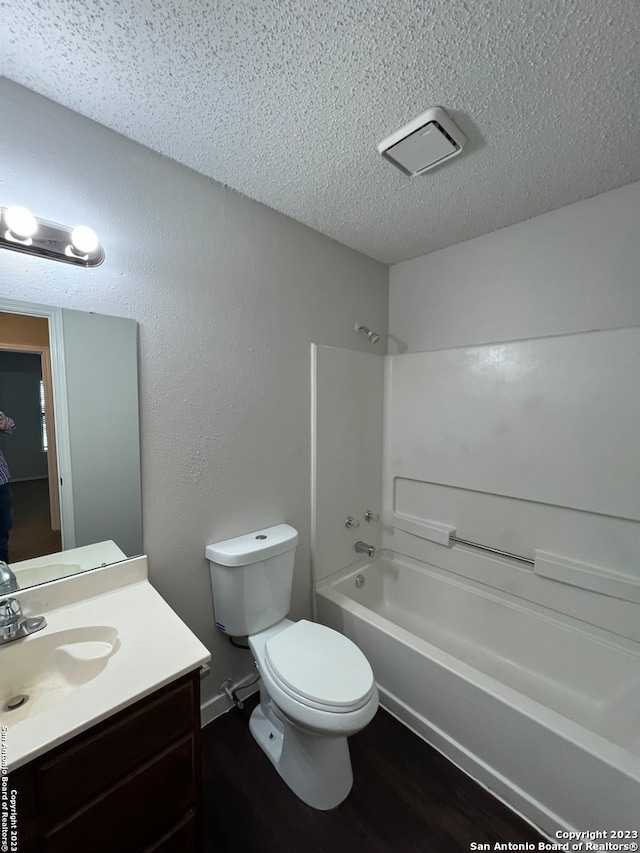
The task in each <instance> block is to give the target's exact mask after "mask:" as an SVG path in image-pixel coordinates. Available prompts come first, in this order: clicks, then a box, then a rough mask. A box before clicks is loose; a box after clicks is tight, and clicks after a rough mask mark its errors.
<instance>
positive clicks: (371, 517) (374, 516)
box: [364, 509, 380, 521]
mask: <svg viewBox="0 0 640 853" xmlns="http://www.w3.org/2000/svg"><path fill="white" fill-rule="evenodd" d="M364 520H365V521H379V520H380V516H379V515H378V513H377V512H371V510H370V509H368V510H367V511H366V512H365V514H364Z"/></svg>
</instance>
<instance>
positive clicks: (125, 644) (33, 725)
mask: <svg viewBox="0 0 640 853" xmlns="http://www.w3.org/2000/svg"><path fill="white" fill-rule="evenodd" d="M13 597H14V598H17V599H18V600H19V601H20V603H21V605H22V610H23V613H24V614H25V615H27V616H45V618H46V620H47V625H46V627H45V628H43V629H42V630H41V631H39V632H37V633H35V634H32V635H30V636H29V637H25V638H24V639H20V640H14V641H13V642H11V643H7V644H5V645H2V646H0V709H1V708H2V707H3V706H4V704H5V702H6V701H7V699H9V698H11V697H12V696H13V695H15V691H16V690H18V689H19V688H20V687H24V684H23V683H22V682H21V676H20V675H16V671H17V672H18V673H19V672H20V655H22V656H23V657H25V659H26V656H27V655H28V654H29V653H30V652H31V651H32V649H29V648H26V647H27V644H30V643H37V642H38V640H41V641H42V638H44V637H47V635H51V636H49V637H48V639H47V640H46V643H49V644H50V643H51V642H52V641H55V637H54V636H53V635H55V634H56V633H57V632H66V633H65V634H64V635H63V634H62V633H59V634H58V636H60V637H63V636H65V637H66V636H68V635H69V632H72V635H73V632H74V631H75V632H76V634H78V635H80V634H81V633H82V631H87V630H90V631H94V632H95V631H96V629H102V634H104V636H105V637H107V636H108V637H110V638H112V639H114V638H115V642H114V643H113V649H112V651H111V652H110V653H109V654H108V655H106V657H105V658H104V660H103V661H102V663H101V664H100V666H98V669H101V671H99V673H98V674H96V675H94V676H93V677H92V678H91V680H88V681H86V682H85V683H83V684H80V685H79V686H75V685H71V686H69V684H68V683H67V684H62V685H61V689H60V691H59V692H58V693H56V688H55V686H54V688H52V689H51V690H49V693H48V694H47V697H46V698H45V699H43V698H41V697H39V693H38V683H37V680H36V681H35V682H34V684H35V687H34V690H33V699H32V700H30V701H29V702H27V703H26V704H25V705H23V706H22V707H21V708H18V709H16V710H14V711H10V712H4V711H2V710H0V725H2V726H3V727H5V726H6V727H7V728H6V729H3V738H4V743H5V745H6V757H7V759H8V769H9V770H14V769H16V768H17V767H19V766H21V765H22V764H25V763H26V762H28V761H30V760H31V759H33V758H36V757H37V756H39V755H42V754H43V753H45V752H47V751H48V750H50V749H52V748H53V747H55V746H58V745H59V744H61V743H64V742H65V741H67V740H69V739H70V738H72V737H74V736H75V735H77V734H79V733H80V732H83V731H85V730H87V729H89V728H90V727H91V726H93V725H95V724H96V723H98V722H100V721H102V720H104V719H106V718H107V717H110V716H111V715H112V714H114V713H116V712H117V711H120V710H121V709H123V708H125V707H127V706H128V705H131V704H133V703H134V702H136V701H138V700H139V699H141V698H143V697H144V696H147V695H149V694H151V693H153V692H154V691H155V690H157V689H159V688H160V687H163V686H164V685H166V684H168V683H170V682H171V681H174V680H175V679H176V678H178V677H180V676H181V675H184V674H186V673H187V672H191V671H192V670H194V669H197V668H199V667H200V666H201V665H202V664H203V663H205V662H206V661H208V660H209V658H210V654H209V651H208V649H207V648H206V647H205V646H204V645H203V644H202V643H201V642H200V641H199V640H198V639H197V637H196V636H195V635H194V634H193V633H192V632H191V631H190V629H189V628H188V627H187V626H186V625H185V624H184V622H183V621H182V620H181V619H180V618H179V617H178V616H177V615H176V614H175V613H174V611H173V610H172V609H171V608H170V607H169V605H168V604H167V603H166V602H165V601H164V599H163V598H162V597H161V596H160V595H159V594H158V593H157V592H156V590H155V589H154V588H153V587H152V586H151V584H150V583H149V582H148V580H147V560H146V557H136V558H134V559H132V560H127V561H125V562H122V563H118V564H116V565H113V566H107V567H105V568H101V569H95V570H94V571H92V572H87V573H85V574H80V575H75V576H73V577H70V578H64V579H62V580H58V581H52V582H51V583H47V584H43V585H42V586H38V587H34V588H33V589H29V590H24V591H23V592H20V591H19V592H18V593H16V594H15V595H14V596H13ZM46 643H45V644H43V643H42V642H41V644H40V646H39V647H38V649H40V648H43V646H44V645H46ZM54 645H55V642H54ZM20 646H23V649H20ZM32 648H33V649H35V648H36V647H35V646H33V647H32ZM106 648H109V646H108V645H107V646H106ZM3 655H11V656H12V657H11V660H10V658H9V657H6V658H5V664H7V665H5V666H3ZM31 658H33V654H31ZM101 667H103V668H101ZM42 677H43V678H44V679H45V680H46V678H47V675H46V673H45V674H43V676H42ZM23 680H24V679H23ZM20 692H24V693H28V692H29V691H28V689H24V690H22V691H20Z"/></svg>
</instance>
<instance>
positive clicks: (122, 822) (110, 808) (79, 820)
mask: <svg viewBox="0 0 640 853" xmlns="http://www.w3.org/2000/svg"><path fill="white" fill-rule="evenodd" d="M199 733H200V678H199V672H198V671H195V672H193V673H190V674H189V675H187V676H183V677H182V678H180V679H178V680H177V681H175V682H174V683H173V684H170V685H168V686H167V687H165V688H162V689H161V690H159V691H158V692H157V693H155V694H153V695H151V696H149V697H146V698H145V699H142V700H141V701H140V702H137V703H136V704H134V705H132V706H131V707H130V708H127V709H125V710H124V711H121V712H120V713H118V714H116V715H114V716H113V717H111V718H110V719H108V720H106V721H104V722H103V723H100V724H99V725H97V726H95V727H94V728H93V729H90V730H89V731H88V732H84V733H83V734H81V735H78V736H77V737H76V738H74V739H73V740H71V741H69V742H68V743H66V744H63V745H62V746H60V747H58V748H57V749H55V750H52V751H51V752H50V753H48V754H47V755H45V756H42V758H39V759H35V760H34V761H32V762H31V763H30V764H28V765H26V766H25V767H23V768H20V769H19V770H17V771H15V772H14V773H13V774H11V779H12V785H14V787H17V789H18V798H19V799H18V802H19V831H20V846H19V848H18V849H19V851H20V853H22V851H24V853H31V851H34V853H63V851H64V853H87V851H91V853H102V851H104V853H114V851H118V853H173V851H174V850H176V851H177V850H179V851H180V853H192V851H196V850H197V841H198V838H199V821H198V811H197V809H198V802H199V799H200V790H199V789H200V754H199Z"/></svg>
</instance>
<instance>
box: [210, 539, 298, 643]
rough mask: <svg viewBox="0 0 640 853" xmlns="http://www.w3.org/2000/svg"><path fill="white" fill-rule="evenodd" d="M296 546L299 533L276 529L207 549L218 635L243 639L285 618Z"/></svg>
mask: <svg viewBox="0 0 640 853" xmlns="http://www.w3.org/2000/svg"><path fill="white" fill-rule="evenodd" d="M297 544H298V532H297V531H296V530H295V529H294V528H293V527H291V526H290V525H289V524H277V525H276V526H275V527H266V528H265V529H264V530H255V531H254V532H253V533H247V534H245V535H244V536H236V537H235V538H234V539H225V540H224V541H223V542H213V543H212V544H211V545H207V547H206V549H205V555H206V557H207V560H209V566H210V569H211V586H212V588H213V609H214V611H215V617H216V627H217V628H218V630H220V631H223V632H224V633H225V634H231V635H232V636H235V637H243V636H247V635H249V634H257V633H258V631H263V630H264V629H265V628H270V627H271V626H272V625H276V624H277V623H278V622H280V621H282V619H284V618H285V616H286V615H287V613H288V612H289V609H290V607H291V585H292V583H293V562H294V556H295V550H296V545H297Z"/></svg>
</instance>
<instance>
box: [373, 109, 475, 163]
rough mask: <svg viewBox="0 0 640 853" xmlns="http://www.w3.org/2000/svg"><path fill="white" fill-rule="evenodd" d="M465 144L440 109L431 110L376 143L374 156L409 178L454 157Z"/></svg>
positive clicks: (464, 140) (459, 132) (462, 135)
mask: <svg viewBox="0 0 640 853" xmlns="http://www.w3.org/2000/svg"><path fill="white" fill-rule="evenodd" d="M466 141H467V137H466V136H465V135H464V133H463V132H462V131H461V130H460V128H459V127H457V126H456V125H455V124H454V123H453V122H452V121H451V119H450V118H449V116H448V115H447V114H446V113H445V111H444V110H443V109H442V107H433V108H432V109H430V110H427V111H426V112H425V113H421V114H420V115H419V116H418V117H417V118H414V119H413V121H410V122H409V124H405V126H404V127H401V128H400V130H397V131H396V132H395V133H392V134H391V136H388V137H387V138H386V139H383V141H382V142H379V143H378V152H379V153H380V154H382V156H383V157H384V158H385V160H388V161H389V162H390V163H393V165H394V166H397V167H398V169H400V171H401V172H404V173H405V175H409V177H410V178H413V177H414V175H421V174H422V173H423V172H428V171H429V169H433V168H434V166H439V165H440V164H441V163H444V162H445V160H449V159H451V157H455V156H456V154H459V153H460V152H461V151H462V149H463V147H464V144H465V142H466Z"/></svg>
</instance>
